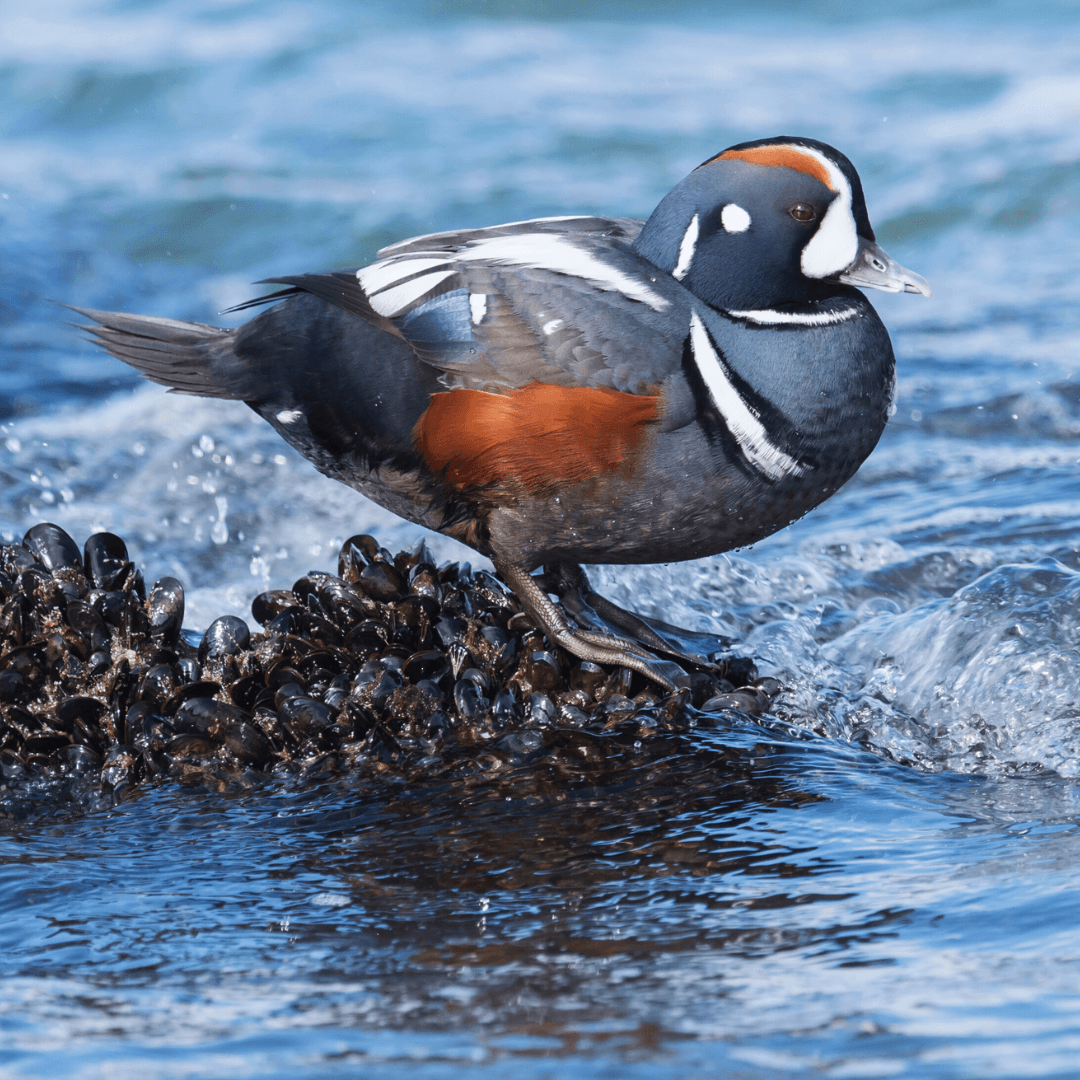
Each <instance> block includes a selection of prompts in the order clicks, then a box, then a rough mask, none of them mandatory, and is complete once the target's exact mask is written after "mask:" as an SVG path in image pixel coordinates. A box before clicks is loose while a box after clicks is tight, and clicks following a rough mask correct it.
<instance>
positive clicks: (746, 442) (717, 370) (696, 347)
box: [690, 311, 806, 480]
mask: <svg viewBox="0 0 1080 1080" xmlns="http://www.w3.org/2000/svg"><path fill="white" fill-rule="evenodd" d="M690 348H691V349H692V350H693V353H694V362H695V363H696V364H697V368H698V371H700V372H701V377H702V378H703V379H704V380H705V385H706V386H707V387H708V389H709V395H710V396H711V397H712V399H713V402H714V404H715V405H716V407H717V409H719V410H720V415H721V416H722V417H723V419H724V423H725V424H726V425H727V429H728V431H730V432H731V434H732V436H734V438H735V441H736V442H737V443H738V444H739V449H740V450H741V451H742V452H743V455H744V456H745V457H746V459H747V460H748V461H749V462H750V464H751V465H753V466H754V468H755V469H757V470H758V472H760V473H763V474H764V475H765V476H767V477H768V478H769V479H770V480H782V479H783V478H784V477H785V476H802V474H803V473H804V472H806V469H805V468H804V467H803V466H802V465H800V464H799V463H798V462H797V461H796V460H795V459H794V458H793V457H791V455H790V454H785V453H784V451H783V450H781V449H780V447H778V446H775V445H774V444H773V443H772V442H771V441H770V440H769V436H768V434H767V433H766V431H765V427H764V425H763V424H762V423H761V420H760V419H759V418H758V415H757V413H755V412H754V410H753V409H751V408H750V406H749V405H747V403H746V402H745V401H744V400H743V399H742V397H741V396H740V394H739V392H738V390H736V389H735V387H734V385H733V384H732V382H731V379H730V377H729V376H728V373H727V372H726V371H725V370H724V365H723V363H722V362H721V360H720V357H719V356H718V355H717V352H716V350H715V349H714V348H713V346H712V342H711V341H710V340H709V332H708V331H707V330H706V329H705V324H704V323H703V322H702V321H701V319H700V317H699V316H698V313H697V312H696V311H692V312H691V313H690Z"/></svg>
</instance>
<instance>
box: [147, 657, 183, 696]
mask: <svg viewBox="0 0 1080 1080" xmlns="http://www.w3.org/2000/svg"><path fill="white" fill-rule="evenodd" d="M179 684H180V680H179V679H178V678H177V677H176V669H175V668H174V667H173V666H172V664H157V665H156V666H154V667H152V668H150V670H149V671H147V673H146V674H145V675H144V676H143V678H142V684H141V686H140V687H139V697H140V698H141V699H142V700H143V701H149V702H150V703H151V704H152V705H158V706H160V705H163V704H164V703H165V702H166V701H168V699H169V698H170V697H171V696H172V695H173V693H174V692H175V691H176V689H177V687H178V686H179Z"/></svg>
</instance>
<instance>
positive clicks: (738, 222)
mask: <svg viewBox="0 0 1080 1080" xmlns="http://www.w3.org/2000/svg"><path fill="white" fill-rule="evenodd" d="M720 224H721V225H723V226H724V232H746V230H747V229H749V228H750V215H749V214H748V213H747V212H746V211H745V210H744V209H743V208H742V207H741V206H740V205H739V204H738V203H733V202H729V203H728V204H727V206H725V207H724V209H723V210H721V211H720Z"/></svg>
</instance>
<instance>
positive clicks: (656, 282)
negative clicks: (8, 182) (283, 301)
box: [267, 218, 689, 394]
mask: <svg viewBox="0 0 1080 1080" xmlns="http://www.w3.org/2000/svg"><path fill="white" fill-rule="evenodd" d="M639 226H640V223H639V222H636V221H628V220H626V219H616V218H567V219H541V220H538V221H535V222H524V223H514V224H511V225H502V226H495V227H493V228H490V229H476V230H468V231H465V232H455V233H440V234H434V235H432V236H427V237H419V238H416V239H414V240H407V241H403V242H402V243H401V244H395V245H393V246H391V247H389V248H384V249H383V253H382V254H383V256H384V257H383V258H381V259H379V260H378V261H377V262H375V263H372V264H371V265H370V266H365V267H363V268H361V269H359V270H356V271H341V272H336V273H332V274H304V275H298V276H295V277H288V278H278V279H275V281H276V282H277V283H280V284H284V285H287V286H289V288H288V289H287V290H286V291H285V292H284V293H279V294H276V295H275V297H273V299H276V298H279V297H281V296H284V295H287V294H288V293H291V292H293V291H303V292H309V293H313V294H315V295H317V296H320V297H321V298H323V299H325V300H327V301H329V302H330V303H333V304H335V305H336V306H338V307H340V308H342V309H344V310H346V311H349V312H350V313H352V314H355V315H358V316H360V317H362V318H364V319H366V320H367V321H368V322H371V323H373V324H375V325H377V326H379V327H380V328H381V329H383V330H385V331H387V332H389V333H392V334H394V335H395V336H397V337H400V338H402V339H403V340H404V341H406V342H407V343H408V344H409V345H410V346H411V348H412V350H413V352H414V353H415V355H416V356H417V358H418V359H420V360H421V361H422V362H423V363H425V364H427V365H430V366H431V367H433V368H435V369H437V370H438V371H439V372H440V376H441V381H442V383H443V385H444V386H445V387H446V388H447V389H476V390H488V391H495V392H498V391H500V390H506V389H512V388H520V387H524V386H527V385H529V384H530V383H536V382H539V383H547V384H551V385H555V386H567V387H570V386H582V387H597V388H608V389H613V390H619V391H622V392H624V393H631V394H648V393H655V392H656V388H657V387H658V386H659V385H660V384H661V383H662V382H663V381H664V380H665V379H666V378H668V377H669V376H670V375H671V374H672V373H674V372H676V371H678V369H679V367H680V365H681V362H682V349H683V343H684V341H685V339H686V334H687V326H688V322H689V298H688V296H687V294H686V293H685V290H684V289H683V287H682V286H681V285H680V284H679V283H678V282H677V281H675V280H674V279H673V278H672V277H671V276H670V275H668V274H666V273H664V272H663V271H660V270H658V269H657V268H656V267H655V266H653V265H652V264H651V263H649V262H647V261H646V260H644V259H643V258H641V257H640V256H639V255H638V254H637V253H636V252H634V251H633V250H632V249H631V248H630V246H629V239H630V238H632V237H633V236H634V235H636V230H637V228H638V227H639ZM267 299H271V298H267Z"/></svg>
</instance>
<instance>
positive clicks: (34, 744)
mask: <svg viewBox="0 0 1080 1080" xmlns="http://www.w3.org/2000/svg"><path fill="white" fill-rule="evenodd" d="M70 745H71V736H70V735H69V734H68V733H67V732H66V731H49V730H46V731H39V732H37V733H35V734H34V735H30V736H29V737H28V738H26V739H24V740H23V744H22V752H23V754H24V755H25V756H27V757H29V756H30V755H31V754H52V753H54V752H55V751H57V750H60V749H62V748H63V747H65V746H70Z"/></svg>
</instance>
